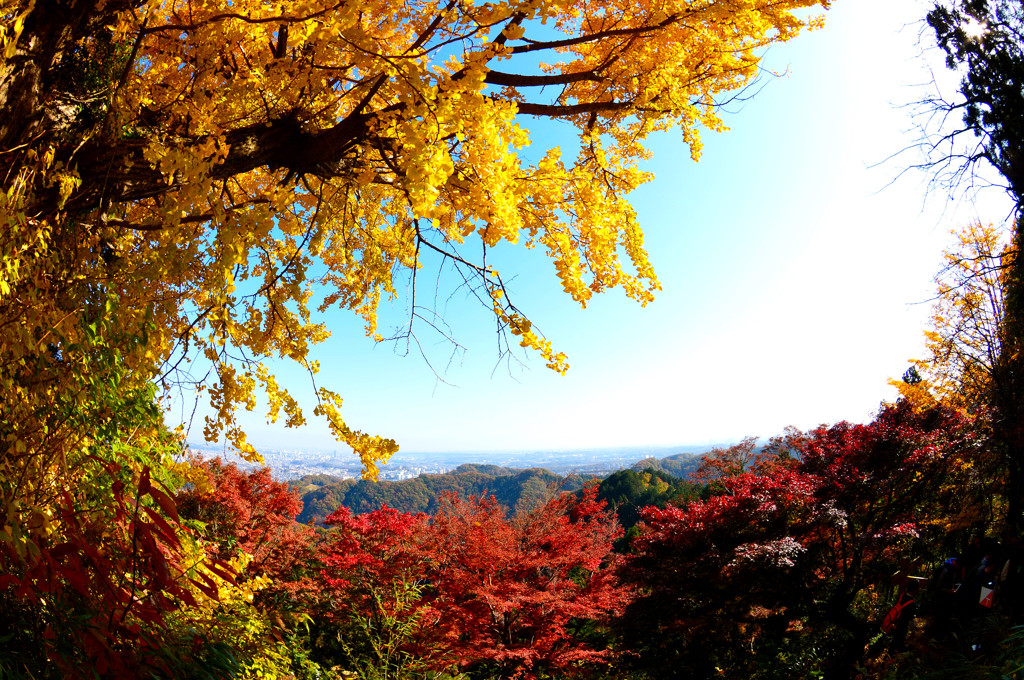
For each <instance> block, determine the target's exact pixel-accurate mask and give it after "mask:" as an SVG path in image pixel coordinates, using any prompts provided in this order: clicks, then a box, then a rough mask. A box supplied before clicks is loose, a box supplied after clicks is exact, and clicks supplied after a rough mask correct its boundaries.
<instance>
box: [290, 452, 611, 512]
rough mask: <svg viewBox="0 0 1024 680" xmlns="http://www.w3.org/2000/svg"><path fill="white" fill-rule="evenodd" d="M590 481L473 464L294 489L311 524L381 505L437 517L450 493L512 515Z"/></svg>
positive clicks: (307, 482) (319, 479)
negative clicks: (491, 501)
mask: <svg viewBox="0 0 1024 680" xmlns="http://www.w3.org/2000/svg"><path fill="white" fill-rule="evenodd" d="M587 479H592V477H589V476H588V477H581V476H579V475H566V476H561V475H557V474H555V473H553V472H549V471H547V470H542V469H539V468H534V469H530V470H516V469H512V468H502V467H498V466H496V465H475V464H471V463H467V464H464V465H460V466H459V467H458V468H456V469H455V470H453V471H452V472H447V473H443V474H423V475H420V476H418V477H415V478H413V479H404V480H400V481H386V480H384V481H369V480H354V479H347V480H338V479H334V478H330V477H327V476H324V475H309V476H306V477H302V478H300V479H298V480H295V481H293V482H291V483H290V485H291V487H292V488H293V489H294V490H295V491H296V492H297V493H298V494H300V498H301V499H302V512H301V513H300V514H299V517H298V519H299V521H300V522H303V523H306V524H311V523H319V522H322V521H323V520H324V518H325V517H327V516H328V515H330V514H331V513H332V512H334V511H335V510H337V509H338V508H341V507H344V508H348V509H349V510H351V511H352V512H354V513H356V514H362V513H366V512H371V511H373V510H377V509H379V508H380V507H381V505H387V506H388V507H389V508H392V509H394V510H398V511H399V512H412V513H417V512H426V513H430V514H433V513H434V512H436V511H437V509H438V507H440V504H441V501H442V498H443V497H444V495H445V494H453V495H455V496H456V497H458V498H462V499H464V500H465V499H468V498H470V497H471V496H473V497H476V498H486V497H490V496H493V497H494V498H495V500H496V501H497V502H498V504H499V505H501V506H502V507H504V508H506V509H507V510H508V511H509V512H512V513H517V512H524V511H528V510H532V509H534V508H536V507H539V506H541V505H543V504H544V503H546V502H547V501H549V500H551V499H552V498H554V497H555V496H557V495H559V494H561V493H565V492H570V491H577V490H579V489H581V488H582V487H583V484H584V483H585V482H586V481H587Z"/></svg>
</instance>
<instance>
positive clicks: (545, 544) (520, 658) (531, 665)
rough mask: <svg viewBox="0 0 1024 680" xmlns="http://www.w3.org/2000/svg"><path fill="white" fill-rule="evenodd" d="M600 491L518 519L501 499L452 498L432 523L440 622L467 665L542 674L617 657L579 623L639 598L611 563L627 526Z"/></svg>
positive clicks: (510, 674) (514, 674)
mask: <svg viewBox="0 0 1024 680" xmlns="http://www.w3.org/2000/svg"><path fill="white" fill-rule="evenodd" d="M596 494H597V490H596V488H595V487H591V488H589V489H586V490H585V491H584V492H583V494H582V495H581V496H571V495H564V496H561V497H558V498H556V499H554V500H552V501H549V502H548V503H547V504H545V505H544V506H542V507H541V508H538V509H536V510H534V511H533V512H530V513H526V514H521V515H518V516H515V517H512V518H509V517H507V516H506V514H505V512H504V510H503V509H502V508H501V507H500V506H499V505H498V503H497V502H496V501H495V500H494V499H493V498H489V499H470V500H468V501H464V500H460V499H458V498H456V497H454V496H448V497H447V498H445V499H444V500H443V502H442V505H441V509H440V512H438V514H437V515H436V516H435V517H434V520H433V523H432V526H431V532H430V540H431V548H432V553H433V560H434V563H433V568H432V570H431V578H432V580H433V583H434V587H435V589H436V598H437V599H436V602H435V605H434V606H435V607H436V608H437V609H438V611H439V612H442V613H443V616H441V618H440V622H439V625H438V626H437V628H436V629H435V630H436V633H439V634H441V635H442V636H444V639H445V640H446V644H447V646H448V647H449V650H450V653H451V655H452V658H454V659H455V660H456V661H457V662H458V663H459V664H460V665H462V666H470V665H480V664H484V665H488V666H490V667H491V670H493V671H494V673H495V674H497V675H498V676H500V677H503V678H535V677H538V676H539V675H540V674H541V673H542V672H558V673H559V674H561V675H567V674H571V673H572V672H573V671H575V670H578V669H580V668H583V667H586V666H587V665H588V664H593V663H601V662H605V661H607V660H608V658H609V655H610V652H609V650H607V649H602V648H600V645H599V644H597V645H595V644H593V643H592V641H591V640H588V639H585V636H584V635H582V634H581V630H582V629H581V628H580V627H578V625H577V624H579V623H580V622H582V621H592V622H599V623H600V622H606V621H607V620H608V619H609V618H610V617H613V616H615V615H616V614H618V613H619V612H621V611H622V609H623V608H624V607H625V605H626V604H627V603H628V602H629V600H630V598H631V590H630V589H629V588H627V587H625V586H623V585H622V584H621V583H620V582H619V580H618V578H617V576H616V574H615V571H614V569H612V568H611V567H613V566H614V565H615V563H616V561H617V560H618V558H617V557H616V556H614V555H613V554H612V552H611V550H612V544H613V542H614V541H615V539H616V538H618V537H619V536H620V535H621V531H620V529H619V526H618V523H617V522H616V520H615V518H614V516H613V515H612V514H610V513H609V512H607V511H606V509H605V504H604V502H603V501H598V500H597V499H596Z"/></svg>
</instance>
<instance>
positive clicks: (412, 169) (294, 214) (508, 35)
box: [0, 0, 829, 495]
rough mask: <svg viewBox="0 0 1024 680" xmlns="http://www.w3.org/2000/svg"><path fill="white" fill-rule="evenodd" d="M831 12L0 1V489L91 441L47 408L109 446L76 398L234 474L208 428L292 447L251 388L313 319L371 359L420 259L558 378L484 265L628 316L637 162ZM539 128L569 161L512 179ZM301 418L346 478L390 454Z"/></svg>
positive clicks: (557, 155)
mask: <svg viewBox="0 0 1024 680" xmlns="http://www.w3.org/2000/svg"><path fill="white" fill-rule="evenodd" d="M828 4H829V0H729V1H723V0H667V1H664V2H662V1H657V2H654V1H645V2H626V1H624V0H600V1H582V0H573V1H571V2H566V1H562V0H558V1H554V0H526V1H522V0H503V1H501V2H488V3H482V2H481V3H477V2H469V1H466V0H449V1H447V2H437V1H432V0H427V1H421V0H407V1H404V2H397V3H396V2H386V3H385V2H349V1H348V0H300V1H298V2H289V3H283V4H279V5H275V4H273V3H267V2H263V1H259V2H257V1H255V0H235V1H233V2H216V1H205V0H194V1H191V2H179V1H178V0H146V1H143V0H110V1H106V2H98V1H86V2H82V3H75V4H73V5H72V4H70V3H67V2H65V1H64V0H3V3H2V8H0V21H2V28H0V177H2V178H3V179H2V182H3V184H2V189H3V192H2V193H0V222H2V224H3V228H2V229H0V243H2V252H3V266H2V267H0V327H2V328H3V329H4V331H3V333H4V342H3V343H2V347H0V404H2V407H0V408H2V412H3V417H2V419H0V420H2V426H0V455H2V457H3V465H4V466H5V475H7V476H9V477H11V478H15V477H17V478H23V477H24V476H25V475H23V474H22V473H23V472H24V469H26V468H25V466H26V465H30V463H32V461H35V462H37V463H39V464H40V465H41V466H42V467H43V468H47V469H50V467H47V466H50V464H51V463H52V462H53V461H54V460H56V459H58V458H60V457H61V456H66V455H67V452H68V451H70V450H76V447H77V448H81V447H82V446H85V445H87V444H88V443H89V442H91V441H93V439H92V438H91V437H92V435H91V434H90V433H89V432H88V429H87V428H83V427H79V426H77V425H74V423H71V424H67V423H66V421H65V420H59V419H56V418H54V417H53V410H52V405H53V404H54V403H55V402H58V401H62V400H64V401H69V403H71V404H72V405H73V407H74V408H76V409H79V411H81V412H82V413H85V416H84V417H83V418H81V419H80V421H81V422H91V423H95V422H100V421H103V420H104V419H109V418H111V417H114V416H113V415H112V414H116V411H117V409H116V404H108V403H106V402H103V401H102V400H99V399H94V398H93V397H91V396H90V394H92V393H93V392H95V391H96V390H97V389H98V388H97V386H101V387H102V386H105V385H109V384H110V382H111V381H112V380H117V381H119V382H118V385H119V387H118V389H119V390H121V391H127V390H129V389H135V388H138V387H139V386H142V385H145V384H147V383H149V382H150V381H154V380H155V381H157V383H158V384H159V385H162V386H167V385H172V384H174V383H175V382H178V383H181V382H190V383H192V385H193V386H198V387H199V388H200V389H205V390H206V391H207V393H208V395H209V400H210V404H211V406H212V412H213V415H212V416H210V417H209V418H208V419H207V423H206V430H205V434H206V436H207V437H209V438H211V439H214V438H218V437H227V438H228V440H230V441H231V442H232V443H233V444H234V445H235V446H236V447H237V448H238V449H239V450H240V451H241V452H242V454H243V455H245V456H248V457H256V456H257V454H256V452H255V450H254V449H253V447H252V446H251V445H250V444H249V443H248V442H247V441H246V437H245V434H244V432H243V431H242V430H241V428H240V427H239V425H238V422H237V421H236V418H235V412H236V409H237V408H239V407H245V408H250V409H251V408H254V407H255V403H256V401H255V399H256V396H255V395H256V394H258V393H260V392H262V393H264V394H265V395H266V397H267V400H268V402H269V411H268V413H267V417H268V418H269V419H270V420H278V419H284V421H285V423H286V424H287V425H289V426H298V425H300V424H302V423H303V422H304V421H305V414H304V413H303V411H302V409H301V408H300V407H299V404H298V401H297V400H296V399H295V398H294V397H293V396H292V395H290V394H289V393H288V392H287V391H286V390H285V389H283V388H282V387H281V386H280V385H279V384H278V382H277V381H276V380H275V378H274V376H273V375H272V374H271V372H270V371H269V369H268V367H267V366H268V363H269V362H268V359H271V358H275V357H284V358H288V359H291V360H294V361H296V362H298V363H299V364H300V365H302V366H304V367H305V368H306V369H308V372H309V374H310V376H311V377H312V376H315V374H316V372H317V364H316V363H315V362H314V361H312V360H311V359H310V357H309V350H310V347H311V345H313V344H315V343H317V342H320V341H322V340H323V339H324V338H326V337H327V335H328V333H329V331H328V329H326V328H325V327H324V326H323V325H322V324H320V323H318V322H317V321H316V317H315V315H316V314H317V312H318V311H324V310H326V309H328V308H331V307H341V308H343V309H346V310H351V311H352V312H354V313H355V314H357V315H359V316H360V317H362V319H363V320H364V322H365V329H366V333H367V335H368V336H369V337H371V338H373V339H376V340H381V339H382V334H381V333H380V332H379V331H378V327H377V308H378V304H379V303H380V301H381V300H382V298H384V299H386V298H390V297H394V296H396V295H398V293H399V291H400V289H401V288H402V286H403V282H407V281H410V280H411V282H412V284H413V286H412V290H413V291H415V279H416V277H417V273H418V272H419V271H420V270H421V268H422V266H423V262H424V260H425V259H427V253H428V251H429V252H431V253H433V257H435V258H437V257H440V258H442V259H443V261H444V262H446V263H448V264H450V265H454V266H456V267H458V268H459V269H460V270H461V271H462V272H463V274H464V275H465V276H467V277H469V278H470V279H471V280H472V281H473V282H474V285H475V290H476V291H477V292H478V294H479V296H480V298H481V300H482V301H483V302H484V303H485V304H486V305H487V307H488V309H491V310H493V314H494V315H495V318H496V320H497V322H498V325H499V327H500V328H502V329H503V330H504V331H507V332H508V333H510V334H511V335H512V336H515V337H516V338H517V339H518V341H519V343H520V344H521V345H522V346H523V347H525V348H528V349H532V350H536V351H537V352H539V353H540V354H541V355H542V356H543V358H544V360H545V362H546V363H547V365H548V366H550V367H551V368H553V369H555V370H558V371H564V370H565V369H566V367H567V359H566V357H565V356H564V355H563V354H561V353H559V352H556V351H555V349H554V348H552V346H551V344H550V342H549V341H548V340H547V339H545V338H544V337H543V336H542V335H541V334H540V333H539V332H538V331H537V330H536V329H535V328H534V327H533V325H532V324H531V322H530V320H529V319H528V318H527V316H526V315H524V313H523V312H521V311H520V310H519V309H518V308H517V307H515V305H514V304H513V303H512V302H511V301H510V299H509V296H508V295H507V291H506V290H505V286H504V284H503V278H502V273H501V272H498V271H497V270H495V269H494V268H493V267H491V266H490V264H489V263H488V261H487V257H486V253H487V249H488V248H490V247H493V246H495V245H496V244H498V243H499V242H503V241H504V242H509V243H518V244H521V245H522V246H524V247H526V248H535V249H538V250H541V251H543V252H544V253H545V254H546V255H547V257H548V258H550V259H551V260H552V262H553V264H554V269H555V273H556V276H557V278H558V280H559V281H560V282H561V285H562V287H563V288H564V290H565V291H566V293H568V294H569V295H570V296H571V297H572V298H573V299H574V300H576V301H577V302H579V303H580V304H581V305H586V304H587V302H588V300H589V299H590V298H591V296H592V295H594V294H595V293H600V292H602V291H604V290H607V289H609V288H613V287H620V288H622V289H623V290H624V291H625V293H626V294H627V295H628V296H630V297H631V298H634V299H635V300H637V301H639V302H640V303H641V304H644V303H646V302H647V301H649V300H651V299H652V295H653V294H654V292H655V291H656V290H657V289H658V288H659V284H658V280H657V278H656V276H655V274H654V271H653V270H652V268H651V264H650V262H649V260H648V256H647V253H646V252H645V250H644V246H643V236H642V233H641V230H640V228H639V225H638V224H637V220H636V215H635V212H634V210H633V209H632V208H631V207H630V205H629V203H628V201H627V195H628V194H629V192H630V191H632V190H633V189H634V188H636V187H637V186H638V185H640V184H641V183H643V182H645V181H648V180H649V179H650V177H649V175H648V174H647V173H645V172H643V171H642V170H641V169H640V168H639V165H638V164H639V163H640V162H641V161H643V160H644V159H645V158H647V156H648V151H647V149H646V147H645V142H646V141H647V140H648V138H649V136H650V135H651V134H652V133H655V132H659V131H663V130H668V129H671V128H676V129H679V130H681V131H682V135H683V138H684V139H685V140H686V141H687V142H688V143H689V146H690V149H691V151H692V154H693V156H694V158H696V157H697V156H698V155H699V154H700V148H701V147H700V139H699V135H698V129H699V128H700V127H704V128H707V129H711V130H720V129H722V128H723V124H722V122H721V120H720V119H719V117H718V113H717V110H716V102H717V100H718V98H719V97H720V96H723V95H724V94H725V93H729V92H731V91H734V90H735V89H736V88H739V87H741V86H743V85H744V84H746V83H749V82H750V81H751V79H752V78H754V77H755V76H756V74H757V72H758V68H759V66H758V63H759V56H760V54H761V52H762V51H763V49H764V48H765V47H767V46H768V45H770V44H772V43H776V42H779V41H785V40H789V39H790V38H792V37H794V36H795V35H796V34H797V33H798V32H799V31H800V30H801V29H802V28H805V27H808V26H815V25H817V24H818V23H819V22H820V21H821V16H820V12H818V11H816V8H817V9H819V10H820V9H823V8H825V7H827V6H828ZM545 118H546V119H557V120H560V121H564V122H565V123H566V124H568V128H567V129H570V130H573V131H574V132H573V134H572V135H571V136H570V138H571V139H573V140H574V141H573V142H572V144H570V146H569V147H567V149H566V150H565V151H563V150H562V149H561V148H560V147H552V148H548V149H543V150H541V152H540V153H537V154H535V159H536V160H535V162H532V161H527V160H526V159H525V158H524V156H523V155H522V151H523V150H524V149H525V148H526V147H527V146H528V145H529V144H530V143H531V141H532V140H531V136H530V133H529V130H528V128H527V127H526V125H527V122H528V121H533V120H537V119H545ZM470 242H472V243H474V244H475V245H474V246H473V247H474V250H473V252H474V253H477V254H478V255H476V256H474V257H470V256H468V255H467V254H466V253H467V250H466V249H467V248H468V246H469V244H470ZM481 245H482V247H483V250H482V251H481V250H480V246H481ZM481 252H482V253H483V255H479V253H481ZM324 291H326V292H324ZM413 294H414V293H413ZM420 305H421V303H420V302H417V301H416V300H415V299H413V300H412V303H411V306H410V308H411V310H412V313H411V315H410V323H412V322H413V321H414V320H415V318H416V317H417V315H418V313H419V312H420V310H421V308H420ZM99 355H103V356H104V357H107V358H109V359H110V360H109V361H106V362H98V361H95V360H94V358H95V357H96V356H99ZM195 359H198V361H193V360H195ZM200 365H204V366H210V367H212V368H210V369H209V371H208V372H205V373H204V370H205V369H204V370H199V371H198V372H197V373H195V374H194V373H193V371H194V370H197V369H195V367H196V366H200ZM315 392H316V397H317V406H316V408H315V414H316V415H318V416H321V417H323V418H326V420H327V421H328V423H329V425H330V426H331V428H332V430H333V432H334V434H335V435H336V436H337V438H338V439H339V440H340V441H342V442H345V443H347V444H348V445H350V446H351V447H352V448H353V449H354V450H356V451H357V452H358V453H359V454H360V455H361V457H362V460H363V463H364V465H365V468H366V472H367V474H368V475H369V476H373V475H374V474H375V471H376V465H377V463H378V462H379V461H381V460H385V459H386V458H387V457H388V455H390V454H391V453H392V452H393V451H394V450H395V449H396V448H397V447H396V444H395V442H393V441H392V440H390V439H386V438H382V437H379V436H375V435H369V434H366V433H363V432H360V431H358V430H356V429H353V428H351V427H350V426H349V425H348V424H347V423H346V422H345V421H344V420H343V419H342V417H341V415H340V405H341V399H340V396H339V395H338V394H337V393H336V392H334V391H331V390H330V389H328V388H326V387H319V386H318V387H315ZM75 422H79V421H75ZM51 467H52V466H51ZM32 474H33V475H34V474H36V473H32ZM29 476H32V475H29ZM17 493H29V490H28V489H27V487H23V488H21V490H20V491H19V492H17ZM17 493H15V495H17Z"/></svg>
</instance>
